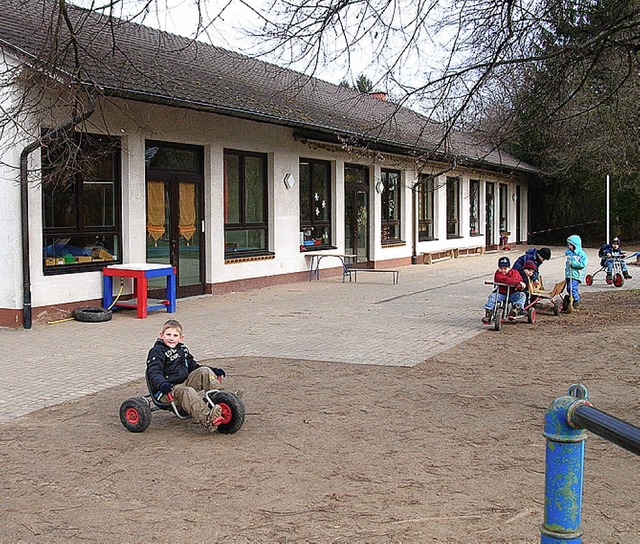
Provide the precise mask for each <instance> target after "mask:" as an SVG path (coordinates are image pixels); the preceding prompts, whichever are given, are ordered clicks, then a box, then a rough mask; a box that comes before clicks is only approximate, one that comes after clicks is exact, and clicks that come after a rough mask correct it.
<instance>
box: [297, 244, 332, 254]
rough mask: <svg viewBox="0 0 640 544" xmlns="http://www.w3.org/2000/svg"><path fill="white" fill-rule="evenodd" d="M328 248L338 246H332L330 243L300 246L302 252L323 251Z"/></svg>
mask: <svg viewBox="0 0 640 544" xmlns="http://www.w3.org/2000/svg"><path fill="white" fill-rule="evenodd" d="M328 249H333V250H335V249H338V248H337V247H336V246H330V245H322V244H319V245H317V246H316V245H313V246H300V253H305V252H306V251H323V250H328Z"/></svg>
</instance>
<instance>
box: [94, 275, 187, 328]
mask: <svg viewBox="0 0 640 544" xmlns="http://www.w3.org/2000/svg"><path fill="white" fill-rule="evenodd" d="M102 274H103V276H104V282H103V286H102V305H103V306H104V307H105V308H109V307H112V306H113V307H114V308H136V309H137V311H138V318H139V319H144V318H145V317H147V312H148V311H149V310H163V309H166V310H167V312H168V313H174V312H175V311H176V268H175V266H170V265H164V264H151V263H131V264H115V265H111V266H105V267H104V268H103V269H102ZM114 276H119V277H121V278H132V279H133V282H134V284H133V294H134V299H133V300H125V301H122V302H116V304H113V277H114ZM162 276H166V278H167V288H166V291H165V296H166V299H165V300H162V301H160V302H159V304H158V303H153V304H152V303H150V301H149V298H148V294H147V291H148V288H149V278H158V277H162ZM154 302H155V301H154Z"/></svg>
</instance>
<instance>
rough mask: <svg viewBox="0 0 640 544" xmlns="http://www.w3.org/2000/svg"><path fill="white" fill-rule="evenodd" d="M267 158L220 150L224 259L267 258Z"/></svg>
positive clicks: (248, 153) (245, 152)
mask: <svg viewBox="0 0 640 544" xmlns="http://www.w3.org/2000/svg"><path fill="white" fill-rule="evenodd" d="M268 179H269V178H268V157H267V155H266V154H265V153H255V152H250V151H240V150H235V149H225V150H224V242H225V258H233V257H243V256H251V255H270V254H272V253H271V252H269V250H268V247H269V200H268V196H269V195H268V186H269V181H268Z"/></svg>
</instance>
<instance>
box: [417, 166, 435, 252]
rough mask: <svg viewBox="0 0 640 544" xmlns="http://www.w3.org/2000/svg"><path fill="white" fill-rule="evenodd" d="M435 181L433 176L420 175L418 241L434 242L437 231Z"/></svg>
mask: <svg viewBox="0 0 640 544" xmlns="http://www.w3.org/2000/svg"><path fill="white" fill-rule="evenodd" d="M433 197H434V181H433V176H428V175H426V174H420V182H419V184H418V240H419V241H420V242H424V241H425V240H433V239H434V238H435V231H434V226H433V216H434V198H433Z"/></svg>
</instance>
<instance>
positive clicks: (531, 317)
mask: <svg viewBox="0 0 640 544" xmlns="http://www.w3.org/2000/svg"><path fill="white" fill-rule="evenodd" d="M527 320H528V321H529V323H535V322H536V309H535V308H533V307H531V308H529V309H528V310H527Z"/></svg>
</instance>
